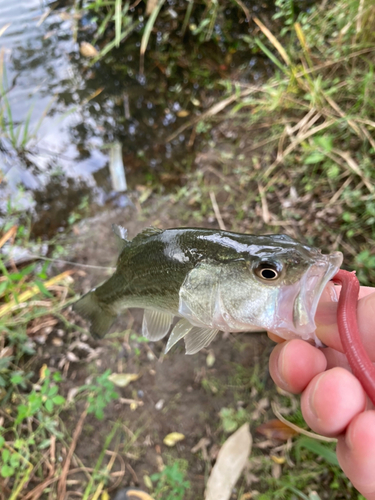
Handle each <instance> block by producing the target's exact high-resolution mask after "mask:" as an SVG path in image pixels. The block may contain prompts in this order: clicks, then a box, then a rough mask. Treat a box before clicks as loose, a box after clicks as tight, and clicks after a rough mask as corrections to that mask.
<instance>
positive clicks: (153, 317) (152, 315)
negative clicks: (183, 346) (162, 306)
mask: <svg viewBox="0 0 375 500" xmlns="http://www.w3.org/2000/svg"><path fill="white" fill-rule="evenodd" d="M172 319H173V315H172V314H169V313H164V312H160V311H155V310H153V309H145V312H144V315H143V324H142V335H143V336H144V337H147V338H148V339H150V340H152V341H154V342H155V341H156V340H160V339H162V338H163V337H165V336H166V335H167V333H168V331H169V328H170V326H171V323H172Z"/></svg>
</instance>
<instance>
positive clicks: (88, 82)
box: [0, 0, 271, 235]
mask: <svg viewBox="0 0 375 500" xmlns="http://www.w3.org/2000/svg"><path fill="white" fill-rule="evenodd" d="M169 3H170V5H173V4H175V2H174V1H173V0H170V2H169ZM251 8H252V9H253V10H257V11H258V10H259V8H260V7H257V6H254V5H253V6H252V7H251ZM265 9H267V6H265ZM74 12H75V11H74V9H73V8H70V7H69V6H66V5H65V6H62V4H61V2H55V3H54V4H49V5H47V3H46V2H43V1H41V0H17V2H9V0H0V30H1V29H2V28H3V27H5V25H7V24H8V23H9V27H8V28H7V29H6V30H5V32H4V33H3V34H2V36H1V37H0V47H1V48H2V50H3V53H4V66H5V68H6V77H7V84H6V88H8V89H10V90H9V92H8V93H7V96H6V97H7V99H8V101H9V105H10V109H11V119H12V121H13V124H14V127H15V128H16V127H18V126H19V127H20V134H19V138H18V140H15V141H14V140H13V142H16V143H17V144H18V145H20V141H22V138H23V136H24V130H25V128H24V126H23V125H24V123H25V121H27V120H28V115H29V114H30V116H31V117H30V123H29V125H28V131H27V134H26V135H27V136H28V137H30V140H29V141H28V143H27V147H26V150H27V152H26V153H23V154H17V153H16V151H15V149H14V147H13V146H12V144H11V142H12V141H11V140H9V139H7V138H4V137H3V138H2V139H1V135H0V140H1V144H0V158H1V163H0V168H1V171H2V172H3V175H4V174H5V178H4V181H3V182H2V183H1V184H0V212H3V213H4V211H5V210H6V205H7V203H9V200H11V203H12V206H13V207H16V208H17V209H19V210H20V211H22V212H24V211H25V210H27V209H28V210H30V211H31V212H33V213H34V219H39V222H38V223H37V224H36V225H35V232H36V233H37V234H40V235H48V234H51V233H52V232H54V231H56V230H57V229H58V228H59V227H60V226H61V225H63V224H64V222H65V221H66V219H67V214H68V213H69V211H70V210H73V209H74V207H75V206H77V205H78V204H79V203H80V201H81V199H82V197H83V196H86V195H87V194H90V196H91V198H92V199H94V200H96V201H97V202H99V203H104V202H106V201H107V199H109V198H111V196H112V194H111V184H110V182H109V170H108V158H109V146H110V145H111V144H112V143H113V142H116V141H119V142H120V143H121V144H122V148H123V162H124V165H125V168H126V171H127V180H128V183H129V185H130V187H134V185H135V184H137V183H144V181H145V179H146V180H147V179H152V178H157V179H158V181H159V182H161V183H163V182H169V181H170V179H173V180H174V181H176V180H177V181H178V179H179V177H180V175H181V173H183V172H184V171H186V169H188V168H189V166H190V165H191V164H192V158H193V151H192V148H191V147H190V148H189V147H188V144H189V140H190V132H187V133H186V134H180V135H179V136H178V137H177V138H176V139H174V140H173V141H171V142H170V143H166V137H167V136H168V135H169V134H170V133H171V131H172V130H174V129H176V128H177V127H179V126H180V125H181V124H182V123H183V122H184V121H185V120H187V119H188V117H189V116H194V115H195V114H196V113H198V112H200V111H201V110H203V109H204V108H205V107H207V106H208V105H210V104H211V105H212V104H213V103H214V102H215V99H217V98H218V97H220V92H221V91H220V90H218V86H217V85H216V87H215V82H217V81H218V80H219V79H220V78H227V77H230V75H231V74H232V73H233V72H234V68H237V69H236V75H235V76H236V77H237V78H240V77H241V78H242V79H245V80H246V81H249V80H251V81H256V80H259V79H260V78H262V77H264V76H265V74H267V73H269V72H270V71H271V70H270V69H268V68H267V67H266V66H265V65H261V66H259V64H256V62H257V59H256V58H255V57H254V56H252V55H251V54H248V53H245V54H242V55H241V57H240V58H238V57H237V59H236V57H234V56H232V55H230V54H229V55H228V54H225V52H223V50H224V46H223V45H220V44H217V45H216V46H214V45H213V46H211V45H207V48H208V49H209V50H207V52H206V50H203V49H202V46H201V47H198V46H197V45H196V44H194V43H192V41H191V40H190V43H191V49H192V50H191V55H189V60H187V58H186V54H185V55H184V54H178V53H177V54H174V53H173V50H172V49H171V47H172V44H170V45H169V46H168V47H169V48H168V51H167V52H166V53H164V54H163V53H162V54H161V56H160V57H158V58H157V59H155V60H154V59H153V52H152V50H153V49H155V48H156V47H157V45H158V43H159V41H160V40H161V37H162V33H156V37H155V40H154V42H153V43H154V45H152V44H150V48H149V53H147V55H146V66H145V75H146V76H145V77H142V78H140V77H139V75H138V68H139V59H138V54H139V43H140V34H139V33H136V34H134V35H132V37H130V38H129V39H128V40H127V41H126V43H125V44H123V45H121V47H120V48H119V49H118V50H117V51H116V52H113V53H112V54H111V55H110V56H108V57H107V59H106V61H105V63H104V62H101V63H96V64H95V65H94V66H93V67H92V68H90V67H89V66H88V64H87V60H82V58H81V56H80V54H79V40H80V39H81V38H82V40H91V37H90V29H91V30H92V26H93V24H92V22H91V21H92V20H91V19H90V18H88V17H87V18H81V19H77V17H76V16H75V15H74ZM241 30H242V32H246V31H249V27H248V26H246V27H244V26H242V28H241ZM239 31H240V30H239V28H238V32H239ZM75 32H76V33H78V41H74V33H75ZM193 42H194V41H193ZM187 43H189V42H187ZM155 44H156V45H155ZM148 54H150V55H148ZM241 58H242V59H241ZM259 68H260V69H259ZM3 103H4V98H3V100H2V102H0V105H2V104H3ZM8 119H9V117H8ZM22 126H23V128H22ZM33 135H35V137H33ZM13 139H14V138H13ZM20 186H22V190H21V191H20V189H19V187H20ZM0 222H1V219H0Z"/></svg>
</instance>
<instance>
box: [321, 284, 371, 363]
mask: <svg viewBox="0 0 375 500" xmlns="http://www.w3.org/2000/svg"><path fill="white" fill-rule="evenodd" d="M340 290H341V287H337V292H338V293H340ZM359 297H360V300H359V301H358V306H357V321H358V328H359V332H360V334H361V338H362V343H363V345H364V348H365V349H366V351H367V353H368V355H369V356H370V358H371V359H372V360H374V361H375V288H371V287H361V289H360V294H359ZM337 304H338V303H337V302H336V301H335V300H334V299H332V300H326V301H322V302H320V303H319V306H318V310H317V312H316V316H315V323H316V325H317V329H316V335H317V337H318V338H319V339H320V340H321V341H322V342H323V343H324V344H325V345H327V346H329V347H332V348H333V349H336V350H337V351H340V352H344V351H343V347H342V344H341V340H340V335H339V331H338V327H337Z"/></svg>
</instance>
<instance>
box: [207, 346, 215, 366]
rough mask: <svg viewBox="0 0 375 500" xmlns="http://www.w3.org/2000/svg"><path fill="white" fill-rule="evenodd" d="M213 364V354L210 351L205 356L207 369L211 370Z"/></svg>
mask: <svg viewBox="0 0 375 500" xmlns="http://www.w3.org/2000/svg"><path fill="white" fill-rule="evenodd" d="M214 364H215V354H214V353H213V351H212V350H210V352H209V353H208V354H207V358H206V365H207V366H208V368H212V367H213V366H214Z"/></svg>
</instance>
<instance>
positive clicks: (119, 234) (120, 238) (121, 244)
mask: <svg viewBox="0 0 375 500" xmlns="http://www.w3.org/2000/svg"><path fill="white" fill-rule="evenodd" d="M112 231H113V232H114V233H115V236H116V240H117V246H118V249H119V250H120V252H121V250H123V249H124V248H125V247H126V245H127V244H128V243H129V240H128V238H127V234H128V231H127V229H125V228H124V227H122V226H118V225H117V224H112Z"/></svg>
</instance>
